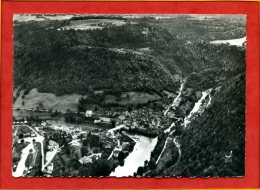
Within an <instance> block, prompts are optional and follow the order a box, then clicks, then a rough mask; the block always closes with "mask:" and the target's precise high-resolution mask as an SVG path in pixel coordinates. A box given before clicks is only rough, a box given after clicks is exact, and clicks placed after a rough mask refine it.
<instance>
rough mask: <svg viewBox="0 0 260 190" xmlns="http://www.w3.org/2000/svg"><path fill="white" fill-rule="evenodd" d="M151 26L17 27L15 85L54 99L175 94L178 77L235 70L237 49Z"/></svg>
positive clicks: (144, 22)
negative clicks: (109, 93)
mask: <svg viewBox="0 0 260 190" xmlns="http://www.w3.org/2000/svg"><path fill="white" fill-rule="evenodd" d="M83 21H84V20H83ZM153 22H155V21H151V22H147V20H145V19H137V20H136V22H135V23H134V24H131V23H130V24H129V23H128V24H125V25H122V26H105V27H104V28H103V29H99V28H97V29H93V30H73V29H70V30H65V29H62V27H64V26H66V25H68V24H69V21H46V22H33V21H32V22H28V23H17V24H15V26H14V31H15V33H14V47H15V50H14V87H15V88H17V87H20V88H22V89H26V90H27V91H28V90H30V89H32V88H35V87H37V89H38V91H39V92H50V93H54V94H56V95H63V94H72V93H78V94H86V93H87V92H89V91H92V90H95V89H111V90H113V91H119V92H122V91H131V90H134V91H157V92H159V91H162V90H163V89H168V90H176V82H178V80H177V81H176V80H175V79H174V78H173V77H172V76H173V75H174V74H178V75H180V76H182V77H184V76H185V75H188V74H190V73H192V72H199V71H201V70H204V69H208V68H212V67H217V68H221V67H224V66H225V67H233V66H234V65H236V63H237V59H240V57H241V55H239V54H241V53H240V51H239V50H237V49H236V47H230V46H227V45H223V46H214V45H210V44H208V43H206V42H202V41H194V42H193V43H188V44H187V42H186V41H185V40H183V39H180V38H178V37H177V36H176V35H175V34H173V33H172V32H170V31H169V30H168V29H166V28H164V27H161V26H160V25H158V24H153ZM227 60H229V62H227Z"/></svg>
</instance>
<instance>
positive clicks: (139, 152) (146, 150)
mask: <svg viewBox="0 0 260 190" xmlns="http://www.w3.org/2000/svg"><path fill="white" fill-rule="evenodd" d="M128 136H129V137H131V138H132V139H133V140H134V141H135V142H136V144H135V146H134V150H133V152H131V153H130V154H129V155H128V156H127V157H126V159H125V164H124V166H118V167H117V168H116V169H115V171H114V172H112V173H111V174H110V176H115V177H125V176H133V174H134V172H136V171H137V169H138V167H139V166H144V162H145V160H147V161H149V160H150V155H151V152H152V151H153V149H154V148H155V145H156V144H157V141H158V138H157V137H155V138H149V137H145V136H142V135H129V134H128Z"/></svg>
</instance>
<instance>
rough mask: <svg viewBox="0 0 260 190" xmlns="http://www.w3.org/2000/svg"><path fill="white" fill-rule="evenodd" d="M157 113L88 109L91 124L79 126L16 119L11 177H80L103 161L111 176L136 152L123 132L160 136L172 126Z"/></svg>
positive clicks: (59, 122) (87, 118)
mask: <svg viewBox="0 0 260 190" xmlns="http://www.w3.org/2000/svg"><path fill="white" fill-rule="evenodd" d="M155 110H156V109H151V108H148V109H147V108H146V107H144V108H139V109H133V110H126V111H106V110H104V111H101V110H99V111H97V112H95V111H94V110H86V112H85V113H84V118H85V119H86V121H87V123H83V124H80V125H76V124H73V123H67V122H65V121H60V120H58V121H55V120H54V119H53V120H51V119H50V120H49V119H39V118H37V120H34V119H32V120H26V119H25V118H23V119H20V120H14V121H13V128H14V129H13V131H14V132H13V139H14V140H13V174H14V176H17V177H19V176H42V175H44V176H59V175H68V176H71V175H75V176H77V175H80V172H82V171H81V170H82V168H84V167H85V166H87V165H88V167H90V165H93V163H94V162H98V161H102V162H103V163H102V164H105V165H107V166H108V169H107V170H108V171H107V173H106V175H108V174H109V173H110V172H112V171H113V170H114V169H115V168H116V167H117V166H119V165H123V164H124V159H125V158H126V157H127V156H128V154H129V153H130V152H131V151H132V150H133V147H134V145H135V140H134V139H132V138H130V137H129V136H128V135H126V134H125V133H130V134H140V135H144V136H147V137H156V136H157V135H158V134H159V133H160V132H162V131H163V130H165V129H166V128H167V127H169V126H170V123H171V120H167V119H165V116H164V115H163V114H162V111H155ZM78 114H80V115H81V116H82V115H83V113H78ZM88 124H89V126H88V127H87V125H88ZM29 147H30V148H29Z"/></svg>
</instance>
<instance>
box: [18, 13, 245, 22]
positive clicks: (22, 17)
mask: <svg viewBox="0 0 260 190" xmlns="http://www.w3.org/2000/svg"><path fill="white" fill-rule="evenodd" d="M34 16H42V17H41V18H37V17H34ZM77 16H84V17H91V16H103V17H104V16H106V17H123V18H145V17H154V18H156V19H160V18H165V19H167V18H168V19H171V18H176V17H180V16H190V17H193V18H200V19H201V18H205V17H208V18H230V17H232V18H234V17H238V18H241V19H246V15H245V14H156V13H155V14H77V13H75V14H66V13H54V14H49V13H47V14H42V13H33V14H14V16H13V21H18V22H26V21H44V20H46V19H50V20H69V19H71V18H73V17H77ZM46 17H47V18H46Z"/></svg>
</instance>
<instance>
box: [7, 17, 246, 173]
mask: <svg viewBox="0 0 260 190" xmlns="http://www.w3.org/2000/svg"><path fill="white" fill-rule="evenodd" d="M13 47H14V51H13V58H14V62H13V124H12V137H13V142H12V168H10V169H11V170H12V175H13V177H117V178H118V177H158V178H161V177H175V178H176V177H177V178H179V177H190V178H194V177H203V178H208V177H210V178H216V177H244V175H245V143H246V139H245V133H246V127H245V113H246V111H245V107H246V101H245V87H246V72H245V70H246V16H245V15H239V14H229V15H224V14H186V15H185V14H111V15H102V14H14V16H13Z"/></svg>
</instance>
